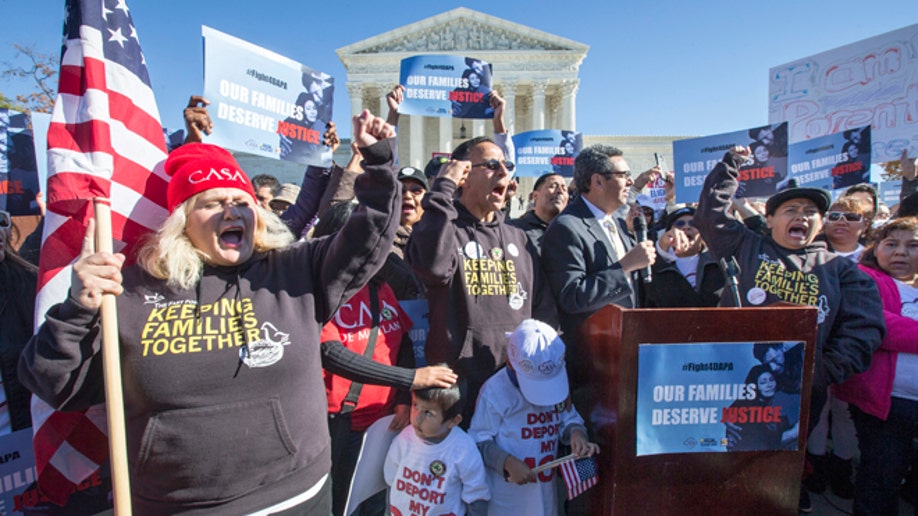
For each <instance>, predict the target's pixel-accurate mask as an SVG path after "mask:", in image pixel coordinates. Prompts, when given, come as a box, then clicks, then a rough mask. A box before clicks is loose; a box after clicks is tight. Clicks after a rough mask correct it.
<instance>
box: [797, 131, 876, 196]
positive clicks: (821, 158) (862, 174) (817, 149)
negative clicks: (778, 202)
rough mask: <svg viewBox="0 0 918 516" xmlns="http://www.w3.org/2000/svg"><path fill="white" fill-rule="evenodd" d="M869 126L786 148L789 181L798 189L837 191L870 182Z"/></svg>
mask: <svg viewBox="0 0 918 516" xmlns="http://www.w3.org/2000/svg"><path fill="white" fill-rule="evenodd" d="M870 147H871V145H870V126H869V125H867V126H864V127H856V128H854V129H848V130H846V131H842V132H839V133H835V134H829V135H826V136H820V137H817V138H812V139H809V140H806V141H802V142H797V143H792V144H790V146H788V154H789V157H788V159H789V161H790V177H791V178H792V179H796V180H797V184H798V185H799V186H810V187H817V188H825V189H827V190H838V189H841V188H847V187H849V186H853V185H856V184H859V183H869V182H870Z"/></svg>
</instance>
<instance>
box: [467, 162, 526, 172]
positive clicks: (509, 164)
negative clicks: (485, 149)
mask: <svg viewBox="0 0 918 516" xmlns="http://www.w3.org/2000/svg"><path fill="white" fill-rule="evenodd" d="M501 165H503V167H504V168H506V169H507V172H513V169H514V168H516V165H514V164H513V162H512V161H510V160H506V159H505V160H503V161H501V160H499V159H489V160H488V161H482V162H481V163H472V168H474V167H484V168H486V169H488V170H493V171H494V172H497V171H498V170H500V167H501Z"/></svg>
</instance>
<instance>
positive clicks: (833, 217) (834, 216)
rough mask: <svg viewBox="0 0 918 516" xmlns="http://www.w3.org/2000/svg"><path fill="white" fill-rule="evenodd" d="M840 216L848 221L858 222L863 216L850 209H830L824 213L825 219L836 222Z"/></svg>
mask: <svg viewBox="0 0 918 516" xmlns="http://www.w3.org/2000/svg"><path fill="white" fill-rule="evenodd" d="M842 217H844V218H845V220H847V221H848V222H860V221H861V220H863V219H864V216H863V215H861V214H860V213H854V212H850V211H830V212H829V213H826V220H829V221H832V222H838V221H840V220H841V219H842Z"/></svg>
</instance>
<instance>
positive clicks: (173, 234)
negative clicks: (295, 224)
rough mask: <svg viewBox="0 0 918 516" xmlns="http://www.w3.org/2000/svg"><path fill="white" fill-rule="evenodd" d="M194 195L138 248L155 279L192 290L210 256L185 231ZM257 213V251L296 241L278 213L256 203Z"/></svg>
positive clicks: (141, 262)
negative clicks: (193, 242) (195, 244)
mask: <svg viewBox="0 0 918 516" xmlns="http://www.w3.org/2000/svg"><path fill="white" fill-rule="evenodd" d="M203 193H204V192H200V193H198V194H195V195H193V196H191V197H189V198H188V199H186V200H185V201H184V202H182V203H181V204H179V205H178V206H176V207H175V210H174V211H173V212H172V214H171V215H169V217H167V218H166V220H165V222H163V225H162V226H160V228H159V229H158V230H157V231H156V232H155V233H153V234H152V235H150V236H149V239H148V240H147V241H146V242H144V243H143V244H142V245H141V247H140V249H139V250H138V251H137V264H138V265H139V266H140V267H141V268H142V269H143V270H145V271H146V272H147V273H148V274H150V275H151V276H153V277H154V278H158V279H161V280H166V284H167V285H170V286H173V287H180V288H182V289H186V290H187V289H190V288H191V287H193V286H194V285H195V284H196V283H197V282H198V281H199V280H200V279H201V274H202V272H203V271H204V264H205V263H206V262H207V260H209V259H210V257H209V256H207V254H206V253H204V252H203V251H201V250H200V249H198V248H196V247H195V246H194V245H192V244H191V240H189V239H188V236H187V235H186V234H185V224H186V223H187V220H188V214H189V213H190V212H191V209H192V207H193V206H194V203H195V201H196V200H197V198H198V197H199V196H200V195H201V194H203ZM251 206H252V207H253V208H254V209H255V212H256V213H257V215H258V216H257V217H256V219H257V222H256V223H255V239H254V243H255V251H256V252H265V251H271V250H274V249H283V248H284V247H287V246H288V245H290V244H291V243H292V242H293V241H294V237H293V234H292V233H290V230H289V229H288V228H287V225H286V224H284V222H283V221H282V220H281V219H280V218H278V216H277V215H275V214H274V213H271V212H270V211H268V210H266V209H264V208H262V207H261V206H260V205H258V204H255V203H253V204H252V205H251Z"/></svg>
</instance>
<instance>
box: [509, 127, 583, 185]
mask: <svg viewBox="0 0 918 516" xmlns="http://www.w3.org/2000/svg"><path fill="white" fill-rule="evenodd" d="M513 147H514V148H515V149H516V170H515V171H514V175H516V176H523V177H539V176H541V175H542V174H545V173H547V172H552V173H555V174H561V175H562V176H564V177H574V158H576V157H577V154H579V153H580V150H581V149H582V148H583V138H582V137H581V135H580V133H575V132H574V131H559V130H556V129H544V130H541V131H526V132H525V133H519V134H515V135H513Z"/></svg>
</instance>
